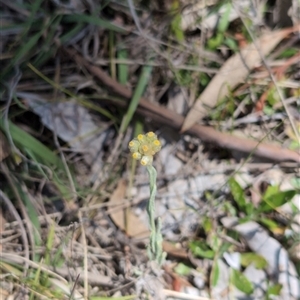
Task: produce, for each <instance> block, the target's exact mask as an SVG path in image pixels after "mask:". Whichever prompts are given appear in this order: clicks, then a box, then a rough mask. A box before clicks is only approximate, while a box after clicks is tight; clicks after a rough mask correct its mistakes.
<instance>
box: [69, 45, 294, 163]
mask: <svg viewBox="0 0 300 300" xmlns="http://www.w3.org/2000/svg"><path fill="white" fill-rule="evenodd" d="M64 51H65V52H66V53H67V54H68V55H70V56H71V57H72V58H73V59H74V60H75V61H76V62H77V64H78V65H79V66H82V67H85V68H86V69H87V70H88V71H89V72H90V73H92V74H93V75H94V76H95V77H96V78H98V79H99V80H100V81H101V82H103V83H104V84H105V85H106V86H107V87H108V88H109V89H111V90H112V91H113V92H114V93H116V94H118V95H119V96H122V97H124V98H126V99H130V98H131V96H132V92H131V90H129V89H128V88H126V87H125V86H123V85H121V84H120V83H118V82H117V81H115V80H113V79H112V78H111V77H109V76H108V75H107V74H106V72H104V71H103V70H102V69H101V68H100V67H97V66H95V65H93V64H91V63H90V62H88V61H87V60H86V59H84V58H83V57H82V56H81V55H79V54H78V53H77V52H76V51H75V50H73V49H64ZM118 105H120V103H119V102H118ZM137 112H138V113H139V114H141V115H143V116H147V117H151V118H152V119H153V120H154V121H156V122H159V123H161V124H164V125H168V126H170V127H173V128H174V129H176V130H178V131H179V130H180V129H181V126H182V124H183V121H184V118H183V117H182V116H181V115H179V114H177V113H175V112H173V111H170V110H168V109H167V108H165V107H162V106H158V105H155V104H153V103H150V102H149V101H147V100H146V99H145V98H141V99H140V103H139V107H138V109H137ZM186 133H187V134H191V135H194V136H197V137H199V138H200V139H201V140H202V141H204V142H208V143H213V144H215V145H218V146H219V147H222V148H227V149H230V150H238V151H240V152H244V153H252V154H254V155H256V156H259V157H263V158H267V159H271V160H273V161H295V162H297V163H299V162H300V154H299V153H297V152H295V151H292V150H289V149H285V148H280V147H278V146H275V145H271V144H267V143H264V142H263V141H259V142H257V141H254V140H250V139H243V138H240V137H236V136H233V135H230V134H228V133H223V132H220V131H217V130H215V129H214V128H212V127H208V126H202V125H199V124H195V125H194V126H193V127H192V128H190V129H189V130H187V132H186Z"/></svg>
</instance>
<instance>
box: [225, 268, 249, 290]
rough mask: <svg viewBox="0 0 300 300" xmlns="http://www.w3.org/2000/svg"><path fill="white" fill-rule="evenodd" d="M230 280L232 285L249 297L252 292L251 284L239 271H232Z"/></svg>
mask: <svg viewBox="0 0 300 300" xmlns="http://www.w3.org/2000/svg"><path fill="white" fill-rule="evenodd" d="M230 279H231V282H232V284H233V285H234V286H235V287H236V288H237V289H239V290H240V291H242V292H243V293H245V294H247V295H250V294H251V293H252V292H253V285H252V283H251V282H250V281H249V280H248V278H247V277H246V276H245V275H244V274H243V273H241V272H240V271H238V270H234V269H232V270H231V278H230Z"/></svg>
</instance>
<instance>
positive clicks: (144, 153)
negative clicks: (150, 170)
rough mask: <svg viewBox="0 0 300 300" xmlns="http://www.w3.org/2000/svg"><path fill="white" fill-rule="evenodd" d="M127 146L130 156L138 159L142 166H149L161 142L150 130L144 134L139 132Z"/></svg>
mask: <svg viewBox="0 0 300 300" xmlns="http://www.w3.org/2000/svg"><path fill="white" fill-rule="evenodd" d="M128 147H129V150H130V152H131V153H132V158H134V159H136V160H140V161H141V164H142V165H143V166H149V165H151V164H152V162H153V155H154V154H155V153H157V152H158V151H159V150H160V149H161V143H160V141H159V140H158V139H157V135H156V134H155V133H154V132H152V131H150V132H148V133H146V134H139V135H138V136H137V137H136V138H135V139H133V140H132V141H130V142H129V144H128Z"/></svg>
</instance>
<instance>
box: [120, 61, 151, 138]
mask: <svg viewBox="0 0 300 300" xmlns="http://www.w3.org/2000/svg"><path fill="white" fill-rule="evenodd" d="M151 72H152V66H144V67H143V70H142V74H141V76H140V79H139V82H138V84H137V87H136V89H135V91H134V93H133V96H132V99H131V101H130V104H129V107H128V110H127V112H126V114H125V115H124V117H123V120H122V124H121V127H120V133H124V132H125V130H126V128H127V127H128V125H129V123H130V121H131V119H132V117H133V115H134V113H135V111H136V109H137V107H138V104H139V101H140V99H141V97H142V95H143V93H144V91H145V88H146V86H147V84H148V81H149V77H150V74H151Z"/></svg>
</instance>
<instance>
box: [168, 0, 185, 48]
mask: <svg viewBox="0 0 300 300" xmlns="http://www.w3.org/2000/svg"><path fill="white" fill-rule="evenodd" d="M172 2H173V3H172V6H171V10H172V11H173V12H176V14H175V15H174V16H173V19H172V22H171V31H172V32H173V33H174V35H175V37H176V39H177V41H179V42H182V41H183V40H184V32H183V30H182V28H181V13H180V8H179V5H180V4H179V1H178V0H173V1H172Z"/></svg>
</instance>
